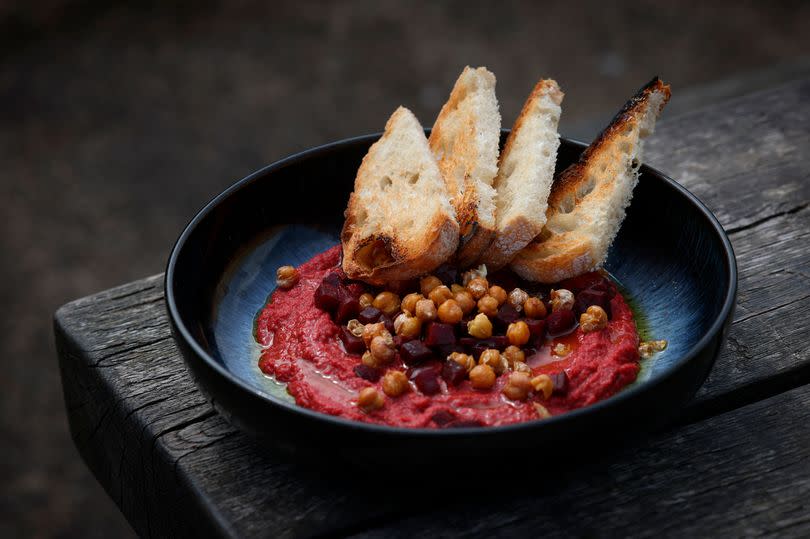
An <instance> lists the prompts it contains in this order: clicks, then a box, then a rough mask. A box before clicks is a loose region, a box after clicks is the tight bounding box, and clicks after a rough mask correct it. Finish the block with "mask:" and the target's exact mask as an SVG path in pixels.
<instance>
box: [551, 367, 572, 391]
mask: <svg viewBox="0 0 810 539" xmlns="http://www.w3.org/2000/svg"><path fill="white" fill-rule="evenodd" d="M548 376H549V378H551V385H552V386H553V388H554V393H556V394H563V393H565V392H566V391H568V375H567V374H565V371H560V372H554V373H551V374H549V375H548Z"/></svg>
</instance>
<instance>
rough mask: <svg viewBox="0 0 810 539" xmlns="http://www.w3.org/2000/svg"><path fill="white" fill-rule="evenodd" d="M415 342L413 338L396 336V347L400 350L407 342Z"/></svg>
mask: <svg viewBox="0 0 810 539" xmlns="http://www.w3.org/2000/svg"><path fill="white" fill-rule="evenodd" d="M412 340H413V337H405V336H403V335H394V346H396V347H397V348H400V347H401V346H402V345H403V344H405V343H406V342H410V341H412Z"/></svg>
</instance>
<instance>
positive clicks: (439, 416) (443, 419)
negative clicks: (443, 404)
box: [430, 410, 456, 427]
mask: <svg viewBox="0 0 810 539" xmlns="http://www.w3.org/2000/svg"><path fill="white" fill-rule="evenodd" d="M430 419H432V420H433V422H434V423H436V426H438V427H444V426H446V425H448V424H450V423H452V422H453V420H455V419H456V416H454V415H453V414H452V413H451V412H450V411H449V410H439V411H438V412H436V413H435V414H433V415H432V416H431V418H430Z"/></svg>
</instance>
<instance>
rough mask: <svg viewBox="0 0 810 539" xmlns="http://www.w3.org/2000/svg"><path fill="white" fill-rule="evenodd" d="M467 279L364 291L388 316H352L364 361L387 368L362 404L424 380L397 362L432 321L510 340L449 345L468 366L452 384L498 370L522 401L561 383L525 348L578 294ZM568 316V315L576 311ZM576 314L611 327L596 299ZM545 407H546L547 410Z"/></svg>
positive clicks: (452, 358)
mask: <svg viewBox="0 0 810 539" xmlns="http://www.w3.org/2000/svg"><path fill="white" fill-rule="evenodd" d="M290 269H291V270H293V272H294V274H293V272H291V271H289V269H285V268H279V273H278V278H279V283H280V284H279V286H281V282H282V281H283V282H284V283H285V285H286V284H288V283H289V282H291V280H295V282H297V279H298V276H297V272H296V271H295V268H290ZM282 270H284V271H282ZM462 282H463V283H464V284H458V283H452V284H450V285H449V286H448V285H447V284H445V283H444V282H442V280H441V279H440V278H439V277H437V276H435V275H427V276H425V277H423V278H421V279H420V280H419V283H418V287H416V290H414V289H413V288H412V289H411V290H408V289H407V287H406V286H404V283H398V285H397V286H396V287H392V288H394V290H396V291H397V292H401V293H402V294H403V295H402V296H400V294H399V293H397V292H395V291H394V290H383V291H380V292H379V293H377V294H376V295H375V294H372V293H370V292H366V293H363V294H362V295H360V296H359V298H358V302H359V305H360V310H361V311H362V310H364V309H369V308H373V309H376V310H377V311H379V313H381V316H382V318H383V319H384V320H383V319H380V320H381V321H379V322H371V323H366V324H363V323H361V322H360V321H359V320H358V319H356V318H353V319H351V320H349V322H348V323H347V324H346V327H347V329H348V331H349V332H350V333H351V335H353V336H354V337H357V338H361V339H362V345H361V346H363V345H364V346H365V351H363V353H362V354H360V355H361V363H362V364H363V365H364V366H365V367H369V368H373V369H383V370H384V372H385V374H384V375H382V376H381V377H380V378H379V381H378V382H377V381H376V380H377V378H374V380H375V382H374V383H375V384H376V385H375V386H371V387H365V388H363V389H362V390H361V391H360V393H359V394H358V399H357V406H358V407H359V408H360V409H361V410H363V411H364V412H366V413H372V412H374V411H376V410H380V409H381V408H383V407H384V406H385V402H386V398H390V399H398V398H402V397H403V395H406V394H407V393H409V392H411V391H418V389H417V388H418V387H420V386H419V385H418V384H417V385H414V383H413V382H412V381H410V380H409V379H408V375H406V373H405V372H403V370H402V369H401V367H398V366H397V364H396V359H397V357H398V354H400V351H399V349H398V346H403V344H404V343H407V342H408V341H411V340H418V339H420V338H424V336H425V335H427V333H426V329H425V328H426V327H427V326H429V325H430V324H431V323H442V324H449V325H453V326H458V325H461V327H462V328H464V330H465V331H463V332H462V335H463V333H466V334H467V336H469V337H471V338H474V339H477V340H479V341H485V340H487V339H495V340H493V341H490V342H493V343H495V342H506V343H508V344H507V345H505V346H503V348H501V346H500V345H495V346H493V345H490V346H492V347H490V348H486V349H484V350H482V351H480V352H478V351H476V352H475V354H476V355H475V356H473V355H470V354H467V353H463V352H459V351H453V352H451V353H450V354H449V355H448V356H447V358H446V361H448V362H454V363H457V364H458V365H460V366H462V367H463V369H462V370H461V371H459V369H458V367H456V366H454V367H453V369H455V373H456V375H454V376H455V377H456V378H454V379H453V383H454V384H455V383H458V377H459V376H461V379H462V380H465V379H466V380H469V383H470V385H471V386H472V387H473V388H474V389H476V390H480V391H490V390H492V389H493V387H495V385H496V382H497V380H498V377H500V376H505V377H506V378H505V383H504V384H499V385H498V387H499V388H500V392H501V393H502V394H503V395H504V396H505V397H506V398H507V399H510V400H515V401H524V400H527V399H529V398H530V397H534V399H535V401H544V400H548V399H549V398H550V397H551V395H552V393H553V392H554V390H555V388H554V382H553V381H552V379H551V378H550V377H549V376H547V375H545V374H541V375H537V376H535V375H534V374H533V373H532V369H531V367H530V366H529V365H528V364H527V363H526V361H527V352H526V351H525V350H524V347H527V348H531V349H533V346H534V345H533V344H532V343H533V342H535V337H533V336H532V335H533V331H535V329H532V328H537V327H538V321H542V320H543V319H545V318H546V317H547V316H549V315H550V314H551V313H552V312H557V311H560V310H572V309H573V308H574V305H575V301H576V298H575V296H574V294H573V293H572V292H571V291H569V290H565V289H557V290H552V291H551V294H550V296H549V297H548V298H547V299H546V300H544V299H543V297H538V296H534V295H531V294H530V293H529V292H527V291H525V290H522V289H521V288H514V289H512V290H506V289H504V288H503V287H501V286H498V285H496V284H491V283H489V282H488V281H487V278H486V269H485V268H484V267H481V268H477V269H475V270H470V271H468V272H466V273H465V274H464V275H463V278H462ZM290 286H294V284H293V285H290ZM504 308H511V310H510V311H509V312H511V313H512V316H513V318H512V320H514V321H512V322H504V319H503V318H502V317H503V315H502V314H501V315H499V312H501V309H504ZM377 311H374V312H377ZM515 313H517V314H515ZM567 316H568V319H569V320H570V319H571V316H570V314H568V315H567ZM386 317H387V318H386ZM496 317H498V318H497V320H496ZM360 318H361V319H365V320H369V319H370V320H375V319H378V318H376V317H371V318H369V317H366V318H363V314H362V312H361V315H360ZM493 321H494V322H496V324H500V325H498V326H497V327H498V329H499V331H503V332H505V335H504V334H503V333H498V334H497V335H500V336H495V337H493V335H495V333H494V332H495V325H494V324H493ZM577 321H578V322H579V324H580V327H581V328H582V331H583V332H591V331H599V330H601V329H604V328H605V327H606V326H607V322H608V316H607V313H606V312H605V311H604V310H603V309H602V308H601V307H599V306H598V305H591V306H589V307H588V308H587V310H586V311H585V312H583V313H582V314H581V316H580V317H579V318H578V319H577ZM539 327H540V331H541V332H542V328H543V325H542V324H540V325H539ZM392 328H393V330H391V329H392ZM434 329H435V328H434ZM456 331H459V330H456ZM534 335H538V334H537V333H534ZM539 335H542V333H540V334H539ZM497 339H501V340H500V341H499V340H497ZM503 339H505V340H503ZM465 346H469V345H465ZM403 350H404V349H403ZM434 350H435V349H434ZM478 350H480V348H479V349H478ZM552 352H553V353H554V354H556V355H565V354H566V353H568V352H569V350H567V349H565V347H563V346H562V345H558V346H557V347H556V348H555V349H554V350H553V351H552ZM476 357H477V358H478V359H477V360H476ZM453 369H451V371H452V370H453ZM378 372H379V371H378ZM443 376H444V375H443ZM447 380H450V379H449V378H447ZM448 384H449V382H448ZM445 385H447V384H445ZM442 387H445V386H444V385H443V386H442ZM448 387H449V386H448ZM535 401H533V404H536V405H537V406H536V408H537V409H538V414H540V415H542V414H541V411H543V410H545V408H544V407H543V406H542V405H541V404H539V402H535ZM538 407H539V408H538ZM543 413H546V414H547V411H545V412H543Z"/></svg>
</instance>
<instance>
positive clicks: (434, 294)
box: [428, 285, 453, 306]
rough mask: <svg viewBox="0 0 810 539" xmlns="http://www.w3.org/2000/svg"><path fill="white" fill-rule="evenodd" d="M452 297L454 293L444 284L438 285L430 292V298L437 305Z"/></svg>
mask: <svg viewBox="0 0 810 539" xmlns="http://www.w3.org/2000/svg"><path fill="white" fill-rule="evenodd" d="M452 297H453V293H452V292H450V289H449V288H447V287H446V286H444V285H441V286H437V287H436V288H434V289H433V290H431V291H430V294H428V298H430V300H431V301H432V302H433V303H435V304H436V306H439V305H441V304H442V303H444V302H445V301H447V300H448V299H450V298H452Z"/></svg>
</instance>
